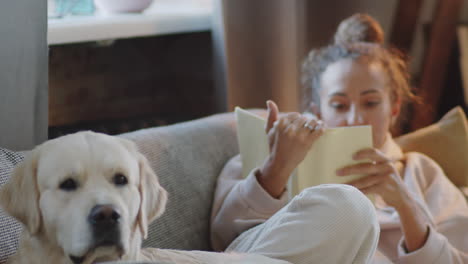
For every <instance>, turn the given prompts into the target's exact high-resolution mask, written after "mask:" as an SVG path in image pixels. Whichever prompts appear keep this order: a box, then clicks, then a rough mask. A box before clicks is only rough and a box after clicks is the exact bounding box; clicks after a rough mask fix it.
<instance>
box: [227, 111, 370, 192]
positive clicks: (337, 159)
mask: <svg viewBox="0 0 468 264" xmlns="http://www.w3.org/2000/svg"><path fill="white" fill-rule="evenodd" d="M235 112H236V118H237V132H238V133H237V135H238V142H239V149H240V154H241V160H242V166H243V167H242V170H243V171H242V173H243V175H244V177H246V176H247V175H248V174H249V173H250V171H251V170H252V169H254V168H256V167H259V166H260V165H262V164H263V162H264V161H265V159H266V157H267V156H268V153H269V148H268V138H267V135H266V132H265V124H266V120H264V119H263V118H261V117H259V116H256V115H255V114H252V113H250V112H248V111H246V110H243V109H241V108H239V107H237V108H236V110H235ZM371 147H372V129H371V126H355V127H339V128H329V129H326V130H325V133H324V134H323V135H322V136H321V137H320V138H319V139H318V140H317V141H316V142H314V145H313V146H312V148H311V150H310V151H309V153H308V154H307V156H306V157H305V159H304V160H303V161H302V162H301V163H300V164H299V166H298V168H297V170H296V173H295V174H294V175H293V176H292V179H291V181H290V186H289V190H290V192H291V195H292V196H294V195H296V194H298V193H299V192H300V191H302V190H303V189H305V188H307V187H310V186H315V185H319V184H324V183H346V182H349V181H352V180H354V179H357V178H359V177H361V175H351V176H346V177H339V176H337V175H336V173H335V172H336V170H337V169H339V168H342V167H344V166H347V165H351V164H355V163H357V162H356V161H355V160H353V159H352V155H353V154H354V153H356V152H357V151H359V150H361V149H364V148H371ZM361 162H362V161H361Z"/></svg>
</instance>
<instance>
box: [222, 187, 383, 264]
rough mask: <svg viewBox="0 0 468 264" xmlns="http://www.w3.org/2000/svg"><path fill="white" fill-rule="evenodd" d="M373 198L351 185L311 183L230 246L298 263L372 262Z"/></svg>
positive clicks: (374, 234) (376, 235)
mask: <svg viewBox="0 0 468 264" xmlns="http://www.w3.org/2000/svg"><path fill="white" fill-rule="evenodd" d="M379 231H380V229H379V224H378V221H377V216H376V213H375V208H374V206H373V205H372V203H371V201H370V200H369V199H368V198H367V197H366V196H365V195H363V194H362V193H361V192H360V191H358V190H357V189H355V188H354V187H351V186H348V185H331V184H330V185H320V186H317V187H313V188H308V189H306V190H304V191H302V192H301V193H300V194H299V195H297V196H296V197H294V198H293V199H292V200H291V202H290V203H289V204H287V205H286V206H285V207H284V208H282V209H281V210H280V211H278V212H277V213H276V214H274V215H273V216H272V217H271V218H270V219H268V220H267V221H266V222H265V223H263V224H260V225H258V226H255V227H253V228H251V229H249V230H247V231H245V232H244V233H242V234H241V235H240V236H239V237H238V238H236V239H235V240H234V241H233V242H232V243H231V245H230V246H229V247H228V249H227V250H226V251H235V252H243V253H253V254H261V255H263V256H267V257H271V258H275V259H281V260H285V261H288V262H291V263H294V264H302V263H304V264H311V263H321V264H326V263H330V264H337V263H339V264H343V263H369V262H370V261H371V258H372V256H373V254H374V252H375V250H376V247H377V242H378V239H379V233H380V232H379Z"/></svg>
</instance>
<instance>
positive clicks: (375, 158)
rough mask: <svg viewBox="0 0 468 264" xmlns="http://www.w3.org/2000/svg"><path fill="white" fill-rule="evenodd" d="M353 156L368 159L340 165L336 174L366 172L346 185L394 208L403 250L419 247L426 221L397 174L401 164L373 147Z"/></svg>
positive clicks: (422, 241)
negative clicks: (403, 244) (401, 232)
mask: <svg viewBox="0 0 468 264" xmlns="http://www.w3.org/2000/svg"><path fill="white" fill-rule="evenodd" d="M353 158H354V159H355V160H364V159H367V160H371V161H372V162H367V163H360V164H356V165H351V166H347V167H344V168H342V169H339V170H338V171H337V174H338V175H340V176H345V175H351V174H364V175H367V176H365V177H363V178H361V179H359V180H355V181H352V182H349V184H350V185H352V186H354V187H356V188H358V189H359V190H361V191H362V192H363V193H365V194H368V193H375V194H378V195H380V196H381V197H382V199H383V200H384V201H385V203H386V204H387V205H389V206H392V207H394V208H395V210H397V212H398V214H399V216H400V222H401V225H402V230H403V234H404V236H405V245H406V249H407V251H408V252H411V251H414V250H417V249H419V248H421V247H422V246H423V245H424V243H425V242H426V240H427V236H428V230H429V229H428V221H427V219H426V217H425V214H424V213H423V212H422V210H421V208H420V207H419V206H418V205H417V203H416V201H415V200H414V199H413V197H412V195H411V194H410V192H409V191H408V189H407V187H406V185H405V183H404V182H403V179H402V177H401V173H403V163H402V162H401V161H395V160H392V159H390V158H388V157H387V156H386V155H385V154H383V153H382V152H381V151H380V150H378V149H373V148H372V149H364V150H361V151H358V152H357V153H356V154H355V155H354V157H353Z"/></svg>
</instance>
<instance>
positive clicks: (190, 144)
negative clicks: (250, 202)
mask: <svg viewBox="0 0 468 264" xmlns="http://www.w3.org/2000/svg"><path fill="white" fill-rule="evenodd" d="M119 136H121V137H123V138H127V139H130V140H132V141H134V142H135V143H136V144H137V146H138V148H139V150H140V152H141V153H143V154H144V155H145V156H146V157H147V159H148V161H149V162H150V164H151V167H152V168H153V170H154V171H155V172H156V174H157V175H158V176H159V180H160V183H161V185H162V186H163V187H164V188H165V189H166V190H167V191H168V193H169V201H168V203H167V208H166V211H165V213H164V214H163V216H161V217H160V218H159V219H156V221H154V222H153V223H151V224H150V228H149V231H148V239H147V240H145V241H144V242H143V246H144V247H158V248H170V249H187V250H211V246H210V241H209V232H210V213H211V206H212V198H213V195H214V189H215V184H216V179H217V177H218V175H219V173H220V172H221V170H222V168H223V166H224V164H225V163H226V162H227V161H228V160H229V158H230V157H232V156H234V155H236V154H237V153H238V147H237V138H236V133H235V118H234V115H233V114H232V113H226V114H218V115H213V116H210V117H206V118H201V119H197V120H193V121H188V122H183V123H178V124H174V125H170V126H164V127H155V128H149V129H144V130H138V131H134V132H130V133H126V134H122V135H119ZM0 150H1V151H0V186H1V185H2V184H4V183H5V182H6V181H7V180H8V178H9V177H10V175H11V172H12V170H13V167H14V166H15V165H16V164H17V163H19V161H21V160H22V158H23V156H24V153H19V152H12V151H8V150H4V149H1V148H0ZM0 210H1V209H0ZM20 230H21V225H20V224H19V223H18V222H17V221H16V220H14V219H13V218H11V217H9V216H7V215H6V214H5V213H4V212H3V211H0V263H3V261H5V260H6V258H7V256H9V255H11V254H13V253H14V251H15V250H16V248H17V244H18V236H19V233H20Z"/></svg>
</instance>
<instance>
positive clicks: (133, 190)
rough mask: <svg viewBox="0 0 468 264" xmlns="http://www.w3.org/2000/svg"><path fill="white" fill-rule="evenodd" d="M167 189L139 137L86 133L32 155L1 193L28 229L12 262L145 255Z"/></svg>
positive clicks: (78, 263)
mask: <svg viewBox="0 0 468 264" xmlns="http://www.w3.org/2000/svg"><path fill="white" fill-rule="evenodd" d="M166 200H167V193H166V191H165V190H164V189H163V188H162V187H161V186H160V185H159V182H158V178H157V177H156V175H155V173H154V172H153V170H152V169H151V168H150V166H149V164H148V161H147V160H146V158H145V157H144V156H143V155H142V154H140V153H139V152H138V151H137V148H136V146H135V145H134V143H132V142H130V141H128V140H125V139H122V138H118V137H113V136H108V135H104V134H98V133H93V132H80V133H76V134H71V135H67V136H63V137H60V138H57V139H54V140H50V141H47V142H45V143H44V144H42V145H40V146H38V147H36V148H35V149H33V150H32V151H31V152H30V153H28V155H27V157H26V158H25V160H24V161H23V162H22V163H20V164H19V166H17V167H16V168H15V170H14V172H13V176H12V178H11V179H10V181H9V182H8V183H7V184H5V185H4V186H3V188H2V189H1V191H0V203H1V205H2V207H3V208H4V209H5V211H6V212H8V213H9V214H10V215H12V216H13V217H15V218H16V219H18V220H19V221H21V222H22V223H23V224H24V226H25V228H24V230H23V233H22V235H21V239H20V240H21V241H20V246H19V249H18V252H17V254H16V255H15V256H13V257H12V258H10V260H9V262H8V263H21V264H23V263H24V264H26V263H27V264H33V263H41V264H43V263H54V264H62V263H64V264H65V263H70V264H87V263H96V262H101V261H109V260H138V259H141V257H140V246H141V241H142V238H145V237H146V235H147V226H148V224H149V223H150V222H151V221H153V220H154V219H155V218H156V217H158V216H159V215H161V214H162V213H163V211H164V208H165V204H166Z"/></svg>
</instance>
